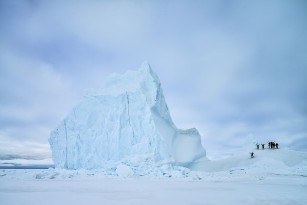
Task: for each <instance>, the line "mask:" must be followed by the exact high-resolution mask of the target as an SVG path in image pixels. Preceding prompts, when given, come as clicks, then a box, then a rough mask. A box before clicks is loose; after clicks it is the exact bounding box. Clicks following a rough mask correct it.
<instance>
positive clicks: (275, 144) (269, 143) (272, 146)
mask: <svg viewBox="0 0 307 205" xmlns="http://www.w3.org/2000/svg"><path fill="white" fill-rule="evenodd" d="M268 146H269V149H275V148H276V149H278V143H277V142H268Z"/></svg>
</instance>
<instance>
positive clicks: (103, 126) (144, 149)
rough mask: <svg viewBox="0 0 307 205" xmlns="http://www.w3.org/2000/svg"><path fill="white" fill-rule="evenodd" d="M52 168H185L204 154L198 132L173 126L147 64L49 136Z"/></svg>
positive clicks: (116, 78) (92, 97) (118, 78)
mask: <svg viewBox="0 0 307 205" xmlns="http://www.w3.org/2000/svg"><path fill="white" fill-rule="evenodd" d="M49 143H50V146H51V150H52V157H53V161H54V164H55V167H58V168H68V169H79V168H86V169H92V168H104V167H107V166H110V164H111V165H112V164H114V163H115V164H116V163H119V162H121V161H125V162H127V161H129V160H135V159H136V158H138V159H141V161H140V163H142V160H143V161H148V160H149V161H151V162H154V163H175V164H176V163H177V164H181V165H186V164H190V163H192V162H194V161H195V160H197V159H200V158H203V157H205V155H206V152H205V149H204V148H203V147H202V145H201V140H200V135H199V133H198V131H197V130H196V129H195V128H193V129H188V130H180V129H177V128H176V126H175V125H174V123H173V121H172V119H171V116H170V113H169V110H168V107H167V105H166V102H165V99H164V96H163V92H162V88H161V83H160V81H159V79H158V77H157V75H156V74H155V73H154V72H153V71H152V69H151V67H150V65H149V64H148V63H143V64H142V66H141V67H140V69H139V70H138V71H128V72H126V73H125V74H123V75H119V74H113V75H111V76H110V77H109V79H108V80H107V82H106V83H105V85H104V86H103V88H102V89H99V90H95V91H90V92H88V94H86V95H85V97H84V98H83V100H82V101H81V102H80V104H79V105H77V106H76V107H75V108H74V109H73V110H72V111H71V113H70V114H69V115H68V116H67V117H66V118H65V119H64V120H63V122H62V123H61V124H60V125H59V126H58V127H57V128H56V129H55V130H53V131H52V132H51V134H50V138H49Z"/></svg>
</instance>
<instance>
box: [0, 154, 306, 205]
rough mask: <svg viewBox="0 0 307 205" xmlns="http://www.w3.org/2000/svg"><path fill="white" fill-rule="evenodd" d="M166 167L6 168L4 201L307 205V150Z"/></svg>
mask: <svg viewBox="0 0 307 205" xmlns="http://www.w3.org/2000/svg"><path fill="white" fill-rule="evenodd" d="M254 153H255V158H253V159H251V158H249V156H248V153H246V154H238V156H233V157H231V158H227V159H223V160H218V161H202V162H199V163H198V164H196V165H195V166H194V167H192V168H191V169H187V168H184V167H179V166H165V165H164V166H161V167H160V168H159V169H152V170H151V172H150V171H148V174H147V175H144V176H140V173H137V172H135V170H133V169H129V168H128V167H127V166H125V165H119V166H118V167H116V168H114V170H113V172H112V171H110V170H102V169H95V170H65V169H54V168H50V169H1V170H0V204H160V205H161V204H289V205H290V204H291V205H292V204H302V205H303V204H304V205H305V204H307V194H306V193H307V153H306V152H297V151H292V150H288V149H279V150H269V149H266V150H255V151H254Z"/></svg>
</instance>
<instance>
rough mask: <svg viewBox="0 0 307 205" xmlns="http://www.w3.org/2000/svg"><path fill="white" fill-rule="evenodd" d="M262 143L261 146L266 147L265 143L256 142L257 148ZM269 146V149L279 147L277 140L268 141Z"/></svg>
mask: <svg viewBox="0 0 307 205" xmlns="http://www.w3.org/2000/svg"><path fill="white" fill-rule="evenodd" d="M260 145H261V148H262V149H264V145H265V144H258V143H257V144H256V146H257V149H259V147H260ZM268 148H269V149H275V148H276V149H278V143H277V142H268Z"/></svg>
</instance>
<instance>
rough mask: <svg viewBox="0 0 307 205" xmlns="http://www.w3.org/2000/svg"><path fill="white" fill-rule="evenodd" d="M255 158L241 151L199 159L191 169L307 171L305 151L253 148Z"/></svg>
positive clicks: (262, 171) (218, 170) (268, 171)
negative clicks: (215, 157)
mask: <svg viewBox="0 0 307 205" xmlns="http://www.w3.org/2000/svg"><path fill="white" fill-rule="evenodd" d="M253 152H254V154H255V158H250V155H249V153H241V154H238V155H236V156H233V157H229V158H226V159H222V160H217V161H209V160H200V161H199V162H197V163H194V164H193V166H192V167H191V169H192V170H201V171H206V172H221V171H233V170H244V172H246V170H249V171H251V172H254V173H278V174H303V175H306V173H307V153H306V152H299V151H294V150H289V149H265V150H261V149H260V150H254V151H253Z"/></svg>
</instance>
